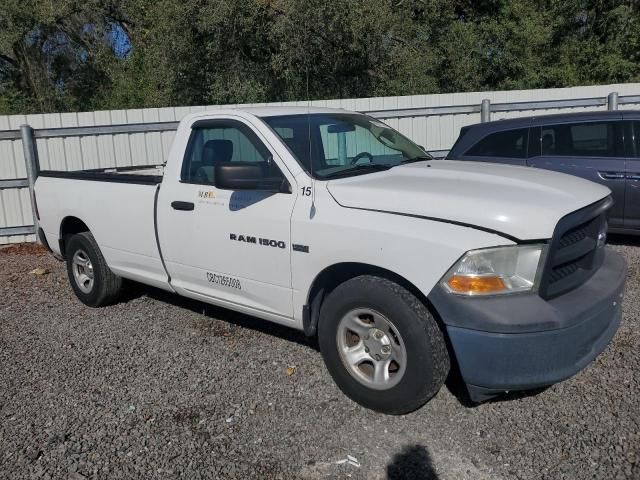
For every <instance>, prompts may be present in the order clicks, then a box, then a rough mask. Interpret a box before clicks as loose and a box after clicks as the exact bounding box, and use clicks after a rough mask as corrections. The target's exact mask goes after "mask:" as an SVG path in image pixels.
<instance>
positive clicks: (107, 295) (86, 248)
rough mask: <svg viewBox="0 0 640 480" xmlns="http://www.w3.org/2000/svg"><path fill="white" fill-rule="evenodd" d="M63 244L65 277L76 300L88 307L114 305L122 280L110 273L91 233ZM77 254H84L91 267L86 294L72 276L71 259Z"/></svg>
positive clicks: (75, 237) (70, 238) (72, 238)
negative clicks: (91, 276)
mask: <svg viewBox="0 0 640 480" xmlns="http://www.w3.org/2000/svg"><path fill="white" fill-rule="evenodd" d="M65 244H66V253H65V257H66V261H67V275H68V276H69V283H70V284H71V288H72V289H73V291H74V293H75V294H76V296H77V297H78V299H79V300H80V301H81V302H82V303H84V304H85V305H88V306H89V307H102V306H105V305H110V304H112V303H114V302H115V301H116V300H117V299H118V296H119V294H120V289H121V287H122V278H120V277H118V276H117V275H116V274H114V273H113V272H112V271H111V269H110V268H109V266H108V265H107V262H106V261H105V259H104V257H103V256H102V252H101V251H100V248H99V247H98V244H97V243H96V240H95V239H94V238H93V235H92V234H91V232H82V233H78V234H75V235H72V236H71V237H69V238H68V239H67V240H66V242H65ZM78 252H84V253H86V255H87V256H88V257H89V260H90V261H91V266H92V267H93V268H92V270H93V284H92V286H91V288H90V290H89V291H88V292H87V291H83V290H82V288H81V286H80V285H79V281H77V280H76V277H75V276H74V265H73V259H74V256H75V255H76V253H78ZM85 288H86V287H85Z"/></svg>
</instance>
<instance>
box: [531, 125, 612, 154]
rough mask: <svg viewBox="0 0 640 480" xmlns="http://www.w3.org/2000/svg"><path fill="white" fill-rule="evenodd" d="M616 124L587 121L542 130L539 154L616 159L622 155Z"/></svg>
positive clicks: (548, 126)
mask: <svg viewBox="0 0 640 480" xmlns="http://www.w3.org/2000/svg"><path fill="white" fill-rule="evenodd" d="M617 123H618V122H588V123H573V124H563V125H547V126H543V127H541V132H540V153H541V155H547V156H571V157H617V156H622V155H623V153H622V152H623V148H624V145H623V142H622V138H621V136H620V132H618V129H617V128H616V125H617Z"/></svg>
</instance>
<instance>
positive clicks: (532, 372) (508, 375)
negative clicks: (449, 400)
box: [429, 249, 627, 401]
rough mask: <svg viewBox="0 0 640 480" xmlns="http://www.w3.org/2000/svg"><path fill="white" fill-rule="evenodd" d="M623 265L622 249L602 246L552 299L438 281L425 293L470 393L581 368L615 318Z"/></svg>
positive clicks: (548, 380) (560, 376)
mask: <svg viewBox="0 0 640 480" xmlns="http://www.w3.org/2000/svg"><path fill="white" fill-rule="evenodd" d="M626 270H627V268H626V263H625V261H624V259H623V258H622V256H620V255H619V254H617V253H616V252H614V251H612V250H609V249H607V251H606V252H605V256H604V262H603V264H602V266H601V267H600V268H599V269H598V271H597V272H596V273H595V274H594V275H593V276H592V277H591V278H590V279H589V280H587V281H586V282H585V283H584V284H582V285H581V286H580V287H578V288H576V289H574V290H572V291H570V292H567V293H565V294H564V295H561V296H559V297H556V298H554V299H551V300H544V299H543V298H541V297H540V296H539V295H537V294H523V295H510V296H494V297H485V298H481V297H475V298H474V297H461V296H456V295H450V294H448V293H446V292H445V291H444V290H443V289H442V288H440V287H436V288H435V289H434V290H433V291H432V292H431V293H430V294H429V300H430V301H431V302H432V304H433V305H434V306H435V308H436V310H438V313H439V314H440V316H441V317H442V320H443V322H444V323H445V325H446V327H447V332H448V334H449V339H450V341H451V346H452V348H453V351H454V354H455V356H456V359H457V361H458V365H459V367H460V373H461V375H462V378H463V380H464V382H465V383H466V384H467V388H468V389H469V393H470V396H471V398H472V400H475V401H481V400H485V399H487V398H490V397H492V396H494V395H495V394H497V393H501V392H504V391H510V390H526V389H531V388H538V387H543V386H546V385H551V384H553V383H557V382H559V381H561V380H564V379H566V378H569V377H571V376H573V375H575V374H576V373H577V372H579V371H580V370H582V369H583V368H584V367H586V366H587V365H588V364H589V363H590V362H591V361H592V360H593V359H594V358H596V357H597V356H598V355H599V354H600V352H602V351H603V350H604V349H605V347H606V346H607V345H608V343H609V342H610V340H611V339H612V338H613V336H614V334H615V332H616V330H617V329H618V326H619V325H620V319H621V303H622V295H623V290H624V283H625V279H626Z"/></svg>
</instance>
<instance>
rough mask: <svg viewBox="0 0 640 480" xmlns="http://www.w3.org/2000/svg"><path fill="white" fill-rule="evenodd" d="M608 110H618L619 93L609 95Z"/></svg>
mask: <svg viewBox="0 0 640 480" xmlns="http://www.w3.org/2000/svg"><path fill="white" fill-rule="evenodd" d="M607 110H618V92H611V93H610V94H609V95H607Z"/></svg>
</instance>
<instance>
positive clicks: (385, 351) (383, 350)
mask: <svg viewBox="0 0 640 480" xmlns="http://www.w3.org/2000/svg"><path fill="white" fill-rule="evenodd" d="M390 351H391V348H390V347H389V345H385V346H384V347H382V353H389V352H390Z"/></svg>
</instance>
